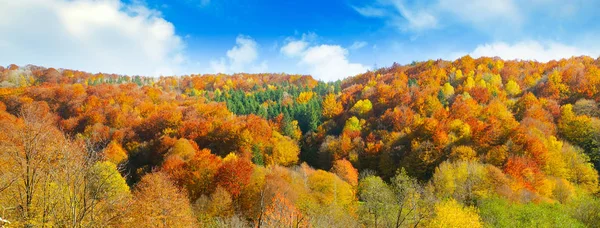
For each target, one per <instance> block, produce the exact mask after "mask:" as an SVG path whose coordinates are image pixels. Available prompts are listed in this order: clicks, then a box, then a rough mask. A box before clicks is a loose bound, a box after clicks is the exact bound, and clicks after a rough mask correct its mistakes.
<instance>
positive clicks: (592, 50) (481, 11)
mask: <svg viewBox="0 0 600 228" xmlns="http://www.w3.org/2000/svg"><path fill="white" fill-rule="evenodd" d="M0 5H3V7H0V30H1V31H6V32H5V33H4V34H3V35H2V36H0V50H4V54H1V55H0V64H1V65H8V64H11V63H16V64H19V65H25V64H36V65H42V66H48V67H57V68H72V69H81V70H87V71H91V72H108V73H113V72H114V73H121V74H131V75H134V74H139V75H152V76H158V75H173V74H175V75H182V74H190V73H194V74H202V73H217V72H223V73H236V72H286V73H298V74H311V75H313V76H315V77H316V78H319V79H322V80H328V81H329V80H336V79H340V78H344V77H347V76H351V75H355V74H358V73H362V72H364V71H367V70H369V69H373V68H374V67H384V66H389V65H391V64H392V63H393V62H398V63H401V64H407V63H410V62H412V61H422V60H428V59H440V58H441V59H447V60H452V59H455V58H458V57H460V56H463V55H466V54H470V55H472V56H474V57H478V56H500V57H503V58H506V59H533V60H538V61H548V60H550V59H558V58H568V57H571V56H573V55H591V56H593V57H594V58H596V57H598V55H599V54H600V44H598V42H597V40H599V38H600V26H599V25H598V24H599V23H597V21H600V16H598V14H597V12H600V1H593V0H573V1H559V0H525V1H517V0H496V1H467V0H429V1H408V0H360V1H359V0H328V1H323V0H320V1H317V0H305V1H274V0H254V1H241V0H172V1H162V0H21V1H11V0H0Z"/></svg>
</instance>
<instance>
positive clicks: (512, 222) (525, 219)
mask: <svg viewBox="0 0 600 228" xmlns="http://www.w3.org/2000/svg"><path fill="white" fill-rule="evenodd" d="M479 214H480V215H481V218H482V220H483V222H484V223H485V224H486V226H490V227H515V228H518V227H586V226H585V225H584V224H583V223H581V222H580V221H578V220H577V219H575V218H573V217H571V216H570V215H569V211H568V210H567V208H566V207H565V206H564V205H561V204H549V203H540V204H534V203H527V204H513V203H510V202H508V201H507V200H504V199H497V198H495V199H486V200H483V201H481V203H480V204H479Z"/></svg>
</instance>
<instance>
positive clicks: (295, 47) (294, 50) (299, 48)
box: [281, 40, 309, 57]
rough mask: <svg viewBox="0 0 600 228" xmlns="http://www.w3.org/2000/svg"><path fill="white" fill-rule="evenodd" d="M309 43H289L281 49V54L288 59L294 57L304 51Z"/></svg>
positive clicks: (302, 41)
mask: <svg viewBox="0 0 600 228" xmlns="http://www.w3.org/2000/svg"><path fill="white" fill-rule="evenodd" d="M308 45H309V43H308V42H306V41H304V40H296V41H290V42H288V43H287V44H286V45H285V46H283V47H282V48H281V53H283V54H284V55H286V56H288V57H295V56H298V55H300V54H301V53H302V52H304V51H305V50H306V48H307V47H308Z"/></svg>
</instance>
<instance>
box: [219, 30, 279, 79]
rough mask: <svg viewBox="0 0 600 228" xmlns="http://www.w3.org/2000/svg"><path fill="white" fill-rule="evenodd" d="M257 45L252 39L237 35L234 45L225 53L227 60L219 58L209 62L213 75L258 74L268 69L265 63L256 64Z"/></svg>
mask: <svg viewBox="0 0 600 228" xmlns="http://www.w3.org/2000/svg"><path fill="white" fill-rule="evenodd" d="M257 59H258V44H257V43H256V41H254V39H252V37H249V36H244V35H239V36H238V37H237V38H236V39H235V45H234V46H233V47H232V48H231V49H230V50H228V51H227V59H225V58H220V59H219V60H213V61H211V62H210V68H211V69H210V70H211V71H212V72H214V73H239V72H247V73H259V72H265V71H266V70H267V69H268V65H267V62H265V61H263V62H261V63H260V64H258V65H257V64H256V63H255V62H256V60H257Z"/></svg>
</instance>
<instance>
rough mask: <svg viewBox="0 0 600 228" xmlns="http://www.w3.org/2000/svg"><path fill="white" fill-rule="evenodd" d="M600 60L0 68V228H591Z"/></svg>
mask: <svg viewBox="0 0 600 228" xmlns="http://www.w3.org/2000/svg"><path fill="white" fill-rule="evenodd" d="M599 102H600V58H598V59H594V58H591V57H587V56H581V57H573V58H570V59H562V60H552V61H549V62H536V61H524V60H523V61H518V60H510V61H508V60H502V59H499V58H489V57H481V58H478V59H474V58H471V57H470V56H464V57H461V58H459V59H456V60H454V61H444V60H437V61H435V60H430V61H424V62H413V63H412V64H407V65H400V64H394V65H392V66H390V67H384V68H380V69H376V70H372V71H369V72H366V73H364V74H360V75H356V76H354V77H349V78H346V79H344V80H341V81H335V82H323V81H318V80H315V79H313V78H312V77H311V76H308V75H287V74H242V73H240V74H234V75H224V74H204V75H186V76H177V77H175V76H173V77H141V76H125V75H115V74H102V73H88V72H83V71H77V70H71V69H54V68H45V67H40V66H33V65H26V66H17V65H10V66H7V67H1V66H0V227H3V226H6V227H395V228H398V227H471V228H477V227H600V195H599V193H598V192H599V190H600V186H599V184H598V181H599V177H598V171H599V169H600V105H599V104H600V103H599Z"/></svg>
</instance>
